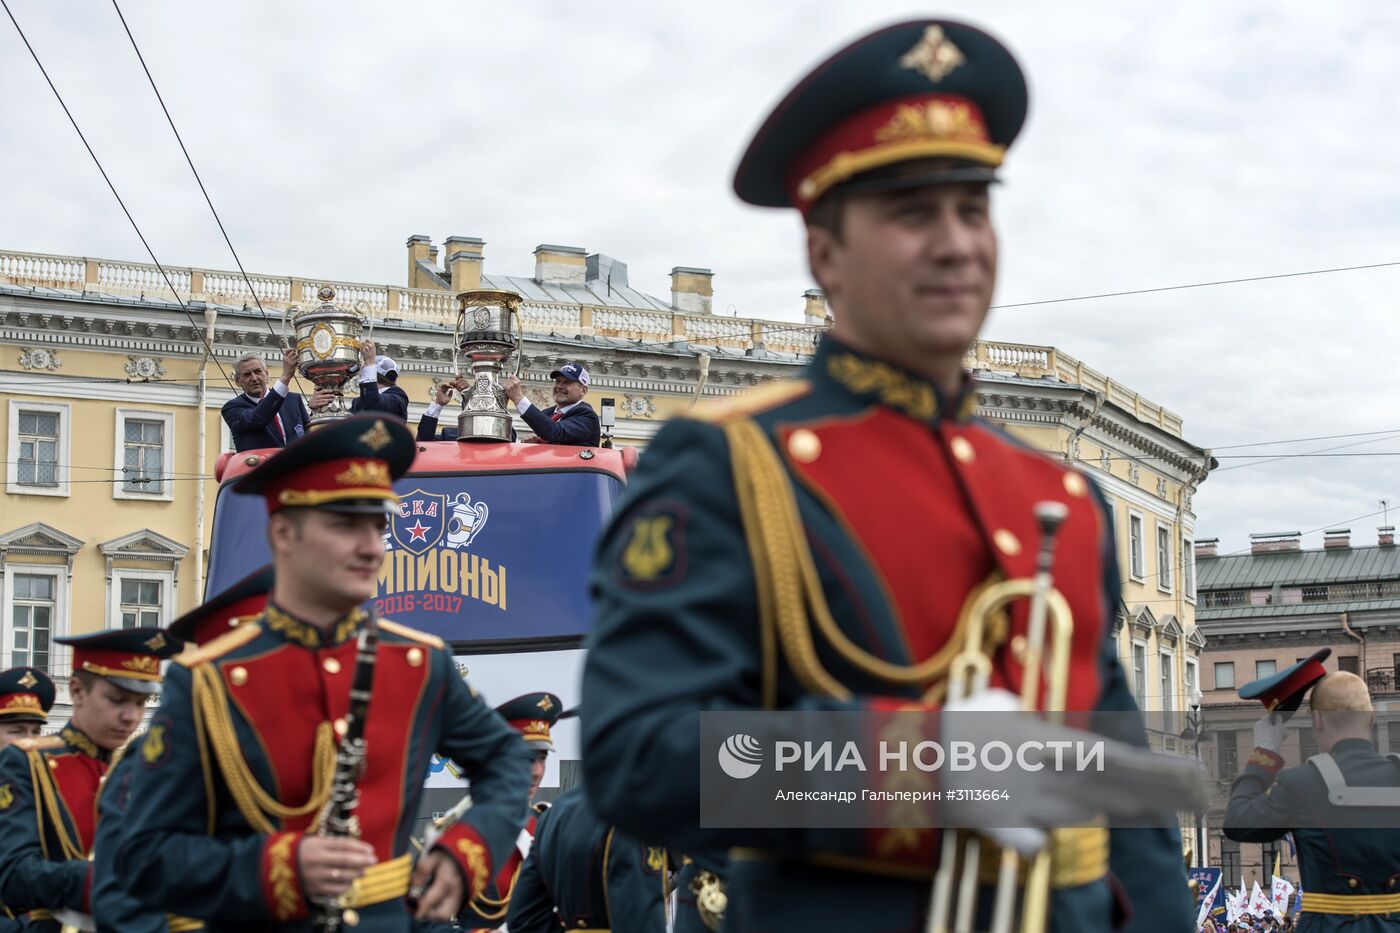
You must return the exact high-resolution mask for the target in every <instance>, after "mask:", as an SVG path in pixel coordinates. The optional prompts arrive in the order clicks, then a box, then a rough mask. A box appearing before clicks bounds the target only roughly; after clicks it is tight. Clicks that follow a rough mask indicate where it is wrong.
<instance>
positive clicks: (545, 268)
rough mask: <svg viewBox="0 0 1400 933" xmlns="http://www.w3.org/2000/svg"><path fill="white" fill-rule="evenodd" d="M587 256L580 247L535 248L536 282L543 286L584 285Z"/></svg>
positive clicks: (547, 246)
mask: <svg viewBox="0 0 1400 933" xmlns="http://www.w3.org/2000/svg"><path fill="white" fill-rule="evenodd" d="M587 266H588V261H587V254H586V253H585V252H584V250H583V248H582V247H580V246H552V245H550V244H548V243H541V244H540V245H539V246H536V247H535V281H536V282H538V283H539V284H541V285H583V284H584V283H585V273H586V272H587Z"/></svg>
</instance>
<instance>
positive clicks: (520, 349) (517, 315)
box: [510, 302, 525, 379]
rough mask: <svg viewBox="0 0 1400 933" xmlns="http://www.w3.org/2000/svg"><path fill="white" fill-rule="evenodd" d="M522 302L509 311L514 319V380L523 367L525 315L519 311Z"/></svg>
mask: <svg viewBox="0 0 1400 933" xmlns="http://www.w3.org/2000/svg"><path fill="white" fill-rule="evenodd" d="M523 306H524V302H521V303H520V304H518V305H516V306H515V307H514V308H512V309H511V311H510V316H511V317H512V318H514V319H515V378H517V379H519V378H520V370H521V368H522V367H523V366H524V365H525V314H524V312H523V311H522V310H521V309H522V308H523Z"/></svg>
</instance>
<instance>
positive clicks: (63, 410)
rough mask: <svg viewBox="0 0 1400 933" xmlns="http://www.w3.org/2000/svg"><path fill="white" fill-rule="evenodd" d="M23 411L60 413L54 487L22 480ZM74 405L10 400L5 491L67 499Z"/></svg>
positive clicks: (15, 493) (22, 494)
mask: <svg viewBox="0 0 1400 933" xmlns="http://www.w3.org/2000/svg"><path fill="white" fill-rule="evenodd" d="M21 412H35V413H38V414H45V415H58V451H57V457H58V460H57V462H56V463H55V464H54V479H56V480H57V484H56V485H53V486H31V485H29V484H27V483H21V482H20V481H19V416H20V413H21ZM71 418H72V406H70V405H68V404H67V403H66V402H38V401H30V400H28V399H18V398H12V399H10V406H9V419H10V420H9V422H8V424H7V428H6V435H7V436H6V445H5V450H6V452H7V453H6V457H5V459H6V466H5V491H6V492H7V493H10V494H11V495H17V496H57V497H59V498H64V499H66V498H68V496H69V495H71V490H70V489H69V470H70V465H71V464H72V435H73V430H72V420H71Z"/></svg>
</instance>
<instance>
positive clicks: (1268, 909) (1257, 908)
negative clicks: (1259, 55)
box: [1247, 881, 1274, 917]
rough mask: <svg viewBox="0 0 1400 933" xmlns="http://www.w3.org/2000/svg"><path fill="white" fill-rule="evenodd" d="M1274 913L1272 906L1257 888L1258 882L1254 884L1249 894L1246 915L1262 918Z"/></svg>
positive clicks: (1261, 890)
mask: <svg viewBox="0 0 1400 933" xmlns="http://www.w3.org/2000/svg"><path fill="white" fill-rule="evenodd" d="M1273 912H1274V905H1273V904H1272V903H1271V902H1270V901H1269V898H1268V897H1267V896H1265V894H1264V891H1263V889H1261V888H1260V887H1259V882H1257V881H1256V882H1254V889H1253V890H1252V891H1250V892H1249V909H1248V911H1247V913H1249V914H1251V915H1253V916H1255V917H1264V916H1267V915H1269V914H1271V913H1273Z"/></svg>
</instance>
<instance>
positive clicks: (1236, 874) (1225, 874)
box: [1220, 836, 1240, 891]
mask: <svg viewBox="0 0 1400 933" xmlns="http://www.w3.org/2000/svg"><path fill="white" fill-rule="evenodd" d="M1239 886H1240V844H1239V843H1238V842H1236V841H1235V840H1233V839H1226V838H1225V837H1224V836H1221V837H1220V887H1221V889H1222V890H1230V891H1234V890H1236V889H1238V888H1239Z"/></svg>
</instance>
